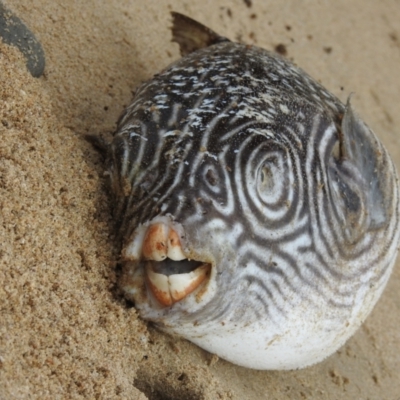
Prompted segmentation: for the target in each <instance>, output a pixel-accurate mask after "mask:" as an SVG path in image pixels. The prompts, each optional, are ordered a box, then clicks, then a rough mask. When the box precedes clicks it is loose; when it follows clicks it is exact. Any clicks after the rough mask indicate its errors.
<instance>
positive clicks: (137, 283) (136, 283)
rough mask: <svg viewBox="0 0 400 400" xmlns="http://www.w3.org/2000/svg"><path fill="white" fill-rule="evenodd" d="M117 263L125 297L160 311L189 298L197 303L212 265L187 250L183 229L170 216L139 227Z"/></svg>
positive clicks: (158, 218)
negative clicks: (149, 304)
mask: <svg viewBox="0 0 400 400" xmlns="http://www.w3.org/2000/svg"><path fill="white" fill-rule="evenodd" d="M121 260H122V262H123V265H124V275H125V278H124V279H123V281H124V282H123V284H122V287H123V290H124V291H125V293H126V294H128V297H131V298H132V300H133V301H134V302H135V303H136V302H137V301H139V302H142V303H143V302H146V301H147V302H150V303H153V304H154V305H158V306H161V307H170V306H173V305H174V304H175V303H178V302H182V301H183V300H185V299H186V298H188V297H189V296H190V297H192V296H195V298H196V302H200V301H201V300H202V298H203V297H204V296H203V295H204V293H205V292H206V291H207V287H208V286H209V285H208V284H209V282H210V278H211V276H212V270H213V265H214V263H213V262H212V260H209V259H206V258H205V257H202V256H199V255H198V254H197V253H196V252H195V251H192V250H190V248H189V246H188V245H187V242H186V235H185V231H184V228H183V226H182V225H181V224H179V223H177V222H176V221H174V219H173V218H172V217H171V216H159V217H156V218H154V219H152V220H150V221H147V222H146V223H144V224H141V225H140V226H139V227H138V228H137V229H136V230H135V231H134V233H133V234H132V235H131V237H130V240H128V241H127V244H126V245H125V246H124V248H123V250H122V252H121ZM129 276H130V278H129ZM127 277H128V278H127ZM133 277H135V278H133ZM154 302H155V303H154Z"/></svg>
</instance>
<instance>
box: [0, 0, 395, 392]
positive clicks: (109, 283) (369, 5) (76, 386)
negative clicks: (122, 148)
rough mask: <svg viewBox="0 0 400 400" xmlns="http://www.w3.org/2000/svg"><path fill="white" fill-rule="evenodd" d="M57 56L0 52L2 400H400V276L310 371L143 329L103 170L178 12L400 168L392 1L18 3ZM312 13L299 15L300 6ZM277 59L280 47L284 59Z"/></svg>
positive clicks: (163, 52) (167, 55)
mask: <svg viewBox="0 0 400 400" xmlns="http://www.w3.org/2000/svg"><path fill="white" fill-rule="evenodd" d="M3 3H4V4H5V5H6V6H7V7H8V8H9V9H11V10H12V11H13V12H14V13H15V14H16V15H17V16H18V17H19V18H21V20H23V21H24V22H25V23H26V25H27V26H28V27H29V28H30V29H31V30H32V31H33V32H34V33H35V35H36V37H37V38H38V40H39V41H40V42H41V44H42V46H43V48H44V51H45V53H46V69H45V74H44V75H43V76H42V77H40V78H33V77H32V76H31V75H30V74H29V72H28V71H27V69H26V66H25V61H24V59H23V57H22V55H21V54H20V53H19V51H18V50H17V49H15V48H13V47H10V46H7V45H4V44H1V43H0V138H1V140H0V205H1V214H0V221H1V224H0V399H66V398H73V399H114V398H115V399H137V400H144V399H146V398H147V399H150V400H161V399H162V400H167V399H168V400H169V399H171V400H172V399H195V400H196V399H249V400H253V399H254V400H255V399H393V400H395V399H400V330H399V326H400V296H399V292H400V265H399V262H397V265H396V266H395V269H394V273H393V275H392V277H391V279H390V281H389V284H388V287H387V289H386V290H385V292H384V294H383V296H382V298H381V300H380V301H379V303H378V305H377V306H376V308H375V309H374V311H373V312H372V314H371V315H370V316H369V317H368V319H367V320H366V322H365V323H364V325H363V326H362V327H361V328H360V329H359V330H358V331H357V333H356V334H355V335H354V337H353V338H351V339H350V340H349V341H348V342H347V343H346V345H345V346H343V348H341V349H340V350H339V351H338V352H336V353H335V354H334V355H332V356H331V357H329V358H328V359H327V360H326V361H324V362H322V363H320V364H318V365H315V366H313V367H310V368H306V369H304V370H300V371H289V372H282V371H254V370H249V369H246V368H241V367H238V366H235V365H232V364H230V363H228V362H225V361H223V360H218V358H217V357H215V356H213V355H211V354H209V353H207V352H205V351H203V350H201V349H199V348H198V347H196V346H194V345H192V344H191V343H189V342H187V341H185V340H181V339H177V338H173V337H170V336H167V335H165V334H162V333H160V332H158V331H157V330H156V329H154V328H153V327H151V326H149V324H147V323H146V322H144V321H142V320H141V319H140V318H139V317H138V315H137V313H136V311H135V309H134V308H133V307H132V305H131V304H127V303H126V302H125V301H124V299H123V298H122V296H121V295H120V293H119V291H118V288H117V286H116V268H117V267H116V265H117V258H118V246H119V244H118V243H117V241H116V232H115V229H114V226H113V221H112V217H111V206H112V205H111V201H110V198H109V195H108V190H107V186H106V183H105V179H104V176H103V160H102V157H101V155H100V154H98V153H97V152H96V151H95V150H94V149H93V148H92V146H91V145H90V144H89V143H87V142H86V141H85V140H84V138H83V137H84V135H85V134H87V133H96V134H99V133H100V134H103V135H105V136H106V137H107V136H109V135H110V132H112V131H113V129H114V128H115V122H116V120H117V118H118V116H119V114H120V113H121V112H122V110H123V108H124V106H126V105H127V104H129V101H130V99H131V98H132V92H133V91H134V89H135V87H137V86H138V84H140V82H142V81H143V80H146V79H149V78H150V77H151V76H152V74H154V73H156V72H158V71H159V70H160V69H161V68H163V67H165V66H166V65H168V64H169V63H170V62H172V61H173V60H175V59H177V58H178V57H179V53H178V47H177V45H176V44H173V43H171V42H170V39H171V34H170V31H169V26H170V17H169V11H170V10H175V11H179V12H182V13H185V14H187V15H189V16H192V17H193V18H195V19H198V20H199V21H202V22H205V23H207V25H208V26H210V27H211V28H213V29H214V30H217V31H218V32H219V33H221V34H223V35H224V36H228V37H230V38H233V39H236V40H242V41H244V42H247V43H252V44H256V45H259V46H262V47H264V48H268V49H274V48H277V50H279V51H280V52H286V55H287V57H289V58H290V59H292V60H293V61H294V62H295V63H296V64H298V65H299V66H301V67H302V68H303V69H305V70H306V71H307V72H308V73H310V74H311V75H312V76H313V77H315V78H317V79H318V80H320V81H321V82H322V83H323V84H324V85H325V86H326V87H327V88H328V89H330V90H331V91H332V92H333V93H334V94H336V95H337V96H338V97H339V98H340V99H342V100H343V101H345V100H346V98H347V96H348V95H349V94H350V93H351V92H354V93H355V96H354V98H353V100H354V101H353V103H354V106H355V108H356V109H357V111H358V112H359V114H361V115H362V116H363V118H364V120H365V121H366V122H367V123H368V124H369V125H370V126H371V127H372V128H373V129H374V131H375V132H376V133H377V134H378V136H379V137H380V138H381V140H382V142H383V143H384V144H385V145H386V146H387V147H388V148H389V150H390V152H391V154H392V156H393V158H394V160H395V163H396V165H397V167H398V169H399V170H400V113H398V107H399V104H400V75H399V65H400V26H399V22H398V21H400V8H399V4H398V1H396V0H382V1H380V2H374V1H365V0H353V1H351V2H348V1H345V0H337V1H335V2H327V1H317V0H304V1H303V2H301V3H300V2H298V0H287V1H285V2H282V1H277V0H275V1H272V0H271V1H255V0H253V1H252V2H251V1H249V0H248V1H242V0H236V1H219V2H218V4H216V2H213V1H211V0H203V1H201V2H200V1H199V2H191V3H189V2H185V1H178V0H171V1H169V2H168V1H165V0H160V1H155V0H153V1H146V2H144V1H143V2H139V1H127V0H121V1H110V0H97V1H95V0H86V1H84V2H79V1H71V0H70V1H66V2H61V1H59V2H58V1H50V0H33V1H29V2H28V1H23V0H7V1H3ZM300 4H301V6H300ZM277 46H278V47H277Z"/></svg>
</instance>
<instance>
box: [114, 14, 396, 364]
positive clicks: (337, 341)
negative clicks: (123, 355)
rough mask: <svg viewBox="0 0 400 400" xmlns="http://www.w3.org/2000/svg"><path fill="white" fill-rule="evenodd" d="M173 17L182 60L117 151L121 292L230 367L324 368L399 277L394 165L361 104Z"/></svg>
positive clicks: (134, 114) (122, 129)
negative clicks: (395, 272) (395, 270)
mask: <svg viewBox="0 0 400 400" xmlns="http://www.w3.org/2000/svg"><path fill="white" fill-rule="evenodd" d="M172 16H173V27H172V33H173V40H174V41H175V42H177V43H178V44H179V46H180V50H181V53H182V56H183V57H182V58H181V59H180V60H178V61H176V62H174V63H172V64H171V65H170V66H168V67H167V68H165V69H164V70H163V71H162V72H160V73H159V74H157V75H155V76H154V77H153V78H152V79H150V80H149V81H148V82H145V83H144V84H142V85H141V86H140V87H139V88H138V89H137V91H136V93H135V95H134V99H133V102H132V103H131V104H130V106H129V107H128V108H127V109H126V110H125V112H124V113H123V115H122V116H121V118H120V120H119V122H118V127H117V130H116V132H115V134H114V138H113V140H112V142H111V143H110V144H109V146H108V158H107V159H108V161H107V174H108V175H109V178H110V181H111V182H110V184H111V188H112V191H113V193H114V195H115V218H116V219H117V221H118V224H119V229H120V234H121V238H122V239H121V240H122V251H121V264H122V273H121V279H120V287H121V288H122V291H123V292H124V295H125V296H126V298H127V299H129V300H131V301H133V303H134V305H135V307H136V309H137V310H138V313H139V314H140V316H141V317H142V318H143V319H145V320H148V321H152V322H154V323H155V324H156V325H157V326H158V327H159V328H160V329H161V330H163V331H165V332H167V333H170V334H173V335H179V336H181V337H183V338H186V339H188V340H189V341H191V342H193V343H195V344H197V345H198V346H200V347H202V348H203V349H205V350H207V351H209V352H211V353H214V354H216V355H218V356H219V357H221V358H223V359H226V360H228V361H230V362H232V363H235V364H238V365H241V366H245V367H248V368H254V369H296V368H302V367H305V366H308V365H311V364H314V363H317V362H319V361H321V360H323V359H324V358H326V357H327V356H329V355H330V354H332V353H333V352H335V351H336V350H337V349H338V348H339V347H340V346H342V345H343V344H344V342H345V341H346V340H347V339H348V338H349V337H350V336H351V335H352V334H353V333H354V332H355V330H356V329H357V328H358V327H359V326H360V325H361V323H362V322H363V321H364V320H365V318H366V317H367V315H368V314H369V313H370V311H371V310H372V308H373V307H374V305H375V303H376V302H377V300H378V298H379V297H380V295H381V293H382V291H383V289H384V287H385V285H386V283H387V281H388V278H389V276H390V273H391V270H392V267H393V264H394V262H395V258H396V254H397V247H398V244H399V235H400V223H399V215H400V207H399V185H398V181H397V175H396V170H395V167H394V164H393V162H392V160H391V158H390V156H389V155H388V152H387V151H386V149H385V148H384V147H383V145H382V144H381V143H380V142H379V140H378V139H377V138H376V136H375V135H374V133H373V132H372V131H371V129H370V128H369V127H368V126H367V125H366V124H365V123H364V122H363V121H362V120H361V119H360V118H359V117H358V116H357V114H356V113H355V112H354V110H353V107H352V105H351V102H350V99H349V100H348V101H347V104H342V102H340V101H339V100H338V99H337V98H336V97H335V96H334V95H332V94H331V93H329V92H328V91H327V90H326V89H325V88H324V87H322V86H321V85H320V84H319V83H318V82H316V81H315V80H313V79H312V78H311V77H310V76H308V75H307V74H306V73H305V72H304V71H302V70H301V69H300V68H298V67H296V66H294V65H293V64H292V63H290V62H289V61H288V60H286V59H285V58H283V57H281V56H279V55H277V54H274V53H272V52H269V51H266V50H264V49H261V48H259V47H256V46H250V45H246V44H240V43H234V42H232V41H230V40H228V39H226V38H224V37H221V36H219V35H218V34H217V33H215V32H213V31H212V30H210V29H208V28H206V27H205V26H203V25H202V24H200V23H198V22H196V21H194V20H192V19H190V18H188V17H186V16H183V15H181V14H178V13H172Z"/></svg>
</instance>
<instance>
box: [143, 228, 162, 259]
mask: <svg viewBox="0 0 400 400" xmlns="http://www.w3.org/2000/svg"><path fill="white" fill-rule="evenodd" d="M168 234H169V227H168V226H167V225H165V224H154V225H150V226H149V227H148V229H147V232H146V236H145V238H144V241H143V248H142V254H143V257H144V258H145V259H146V260H154V261H162V260H165V259H166V258H167V254H168Z"/></svg>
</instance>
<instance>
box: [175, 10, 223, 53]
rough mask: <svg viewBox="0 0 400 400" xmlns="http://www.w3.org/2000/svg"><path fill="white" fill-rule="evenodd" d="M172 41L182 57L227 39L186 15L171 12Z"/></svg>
mask: <svg viewBox="0 0 400 400" xmlns="http://www.w3.org/2000/svg"><path fill="white" fill-rule="evenodd" d="M171 15H172V41H173V42H175V43H178V44H179V48H180V51H181V55H182V56H186V55H187V54H190V53H192V52H193V51H196V50H199V49H202V48H204V47H208V46H212V45H213V44H216V43H220V42H229V39H227V38H225V37H222V36H220V35H218V33H215V32H214V31H213V30H211V29H210V28H207V27H206V26H204V25H203V24H201V23H200V22H197V21H195V20H194V19H192V18H189V17H187V16H186V15H183V14H179V13H177V12H174V11H172V12H171Z"/></svg>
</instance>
